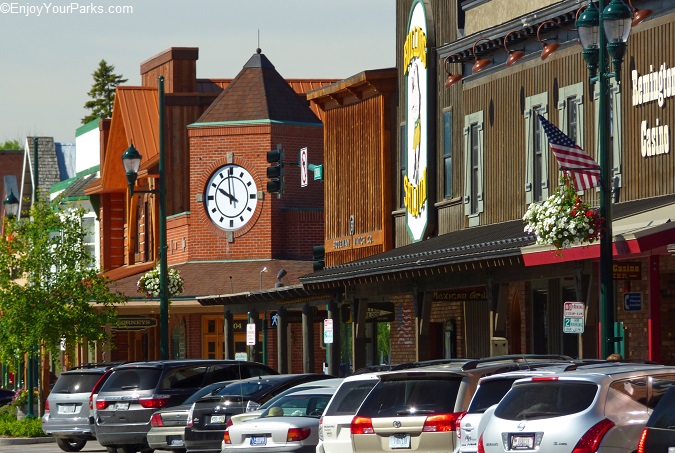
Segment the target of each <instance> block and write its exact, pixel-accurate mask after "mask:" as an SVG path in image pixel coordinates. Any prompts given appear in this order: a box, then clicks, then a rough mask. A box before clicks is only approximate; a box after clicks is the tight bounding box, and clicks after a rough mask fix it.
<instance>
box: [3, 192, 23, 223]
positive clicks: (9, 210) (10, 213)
mask: <svg viewBox="0 0 675 453" xmlns="http://www.w3.org/2000/svg"><path fill="white" fill-rule="evenodd" d="M2 204H3V205H4V206H5V215H6V216H7V217H8V218H10V219H11V218H13V217H16V216H17V215H19V199H18V198H16V196H15V195H14V191H13V190H10V191H9V195H7V198H5V199H4V200H3V202H2Z"/></svg>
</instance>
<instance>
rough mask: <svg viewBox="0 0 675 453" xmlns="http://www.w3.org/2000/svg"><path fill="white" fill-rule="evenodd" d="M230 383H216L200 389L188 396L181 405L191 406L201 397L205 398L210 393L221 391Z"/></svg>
mask: <svg viewBox="0 0 675 453" xmlns="http://www.w3.org/2000/svg"><path fill="white" fill-rule="evenodd" d="M229 382H230V381H227V382H216V383H214V384H209V385H207V386H206V387H204V388H201V389H199V390H197V391H196V392H194V393H193V394H192V395H190V396H189V397H188V398H187V399H186V400H185V401H183V404H192V403H194V402H195V401H197V400H198V399H199V398H201V397H202V396H206V395H209V394H212V393H215V392H217V391H218V390H220V389H222V388H223V387H225V386H226V385H227V384H228V383H229Z"/></svg>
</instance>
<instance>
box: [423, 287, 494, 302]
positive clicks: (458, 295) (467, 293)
mask: <svg viewBox="0 0 675 453" xmlns="http://www.w3.org/2000/svg"><path fill="white" fill-rule="evenodd" d="M432 299H433V300H434V301H453V300H481V301H485V300H487V292H486V288H485V286H477V287H473V288H458V289H447V290H443V291H434V292H433V294H432Z"/></svg>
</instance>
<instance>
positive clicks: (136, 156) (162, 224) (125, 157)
mask: <svg viewBox="0 0 675 453" xmlns="http://www.w3.org/2000/svg"><path fill="white" fill-rule="evenodd" d="M158 89H159V181H158V184H157V185H158V188H157V189H155V190H137V191H135V192H134V185H135V184H136V178H137V177H138V168H139V167H140V165H141V158H142V156H141V153H139V152H138V150H136V148H134V145H133V143H132V144H131V145H130V146H129V148H127V150H126V151H125V152H124V154H122V163H123V164H124V169H125V170H126V176H127V183H128V184H129V194H130V196H133V195H134V193H154V194H159V355H160V359H161V360H167V359H168V358H169V285H168V266H167V256H166V254H167V249H168V247H167V244H166V173H165V169H164V76H160V77H159V79H158Z"/></svg>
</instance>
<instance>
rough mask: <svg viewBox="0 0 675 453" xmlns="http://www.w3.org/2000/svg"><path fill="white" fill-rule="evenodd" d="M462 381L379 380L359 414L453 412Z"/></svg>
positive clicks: (443, 379)
mask: <svg viewBox="0 0 675 453" xmlns="http://www.w3.org/2000/svg"><path fill="white" fill-rule="evenodd" d="M461 382H462V378H460V377H453V378H449V379H448V378H424V379H420V378H416V379H400V380H392V381H380V382H379V383H378V384H377V385H376V386H375V387H374V388H373V390H372V391H371V392H370V394H369V395H368V396H367V397H366V399H365V401H364V402H363V404H362V405H361V408H360V409H359V412H358V415H361V416H364V417H394V416H397V415H414V414H438V413H450V412H454V408H455V401H456V399H457V392H458V391H459V386H460V384H461Z"/></svg>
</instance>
